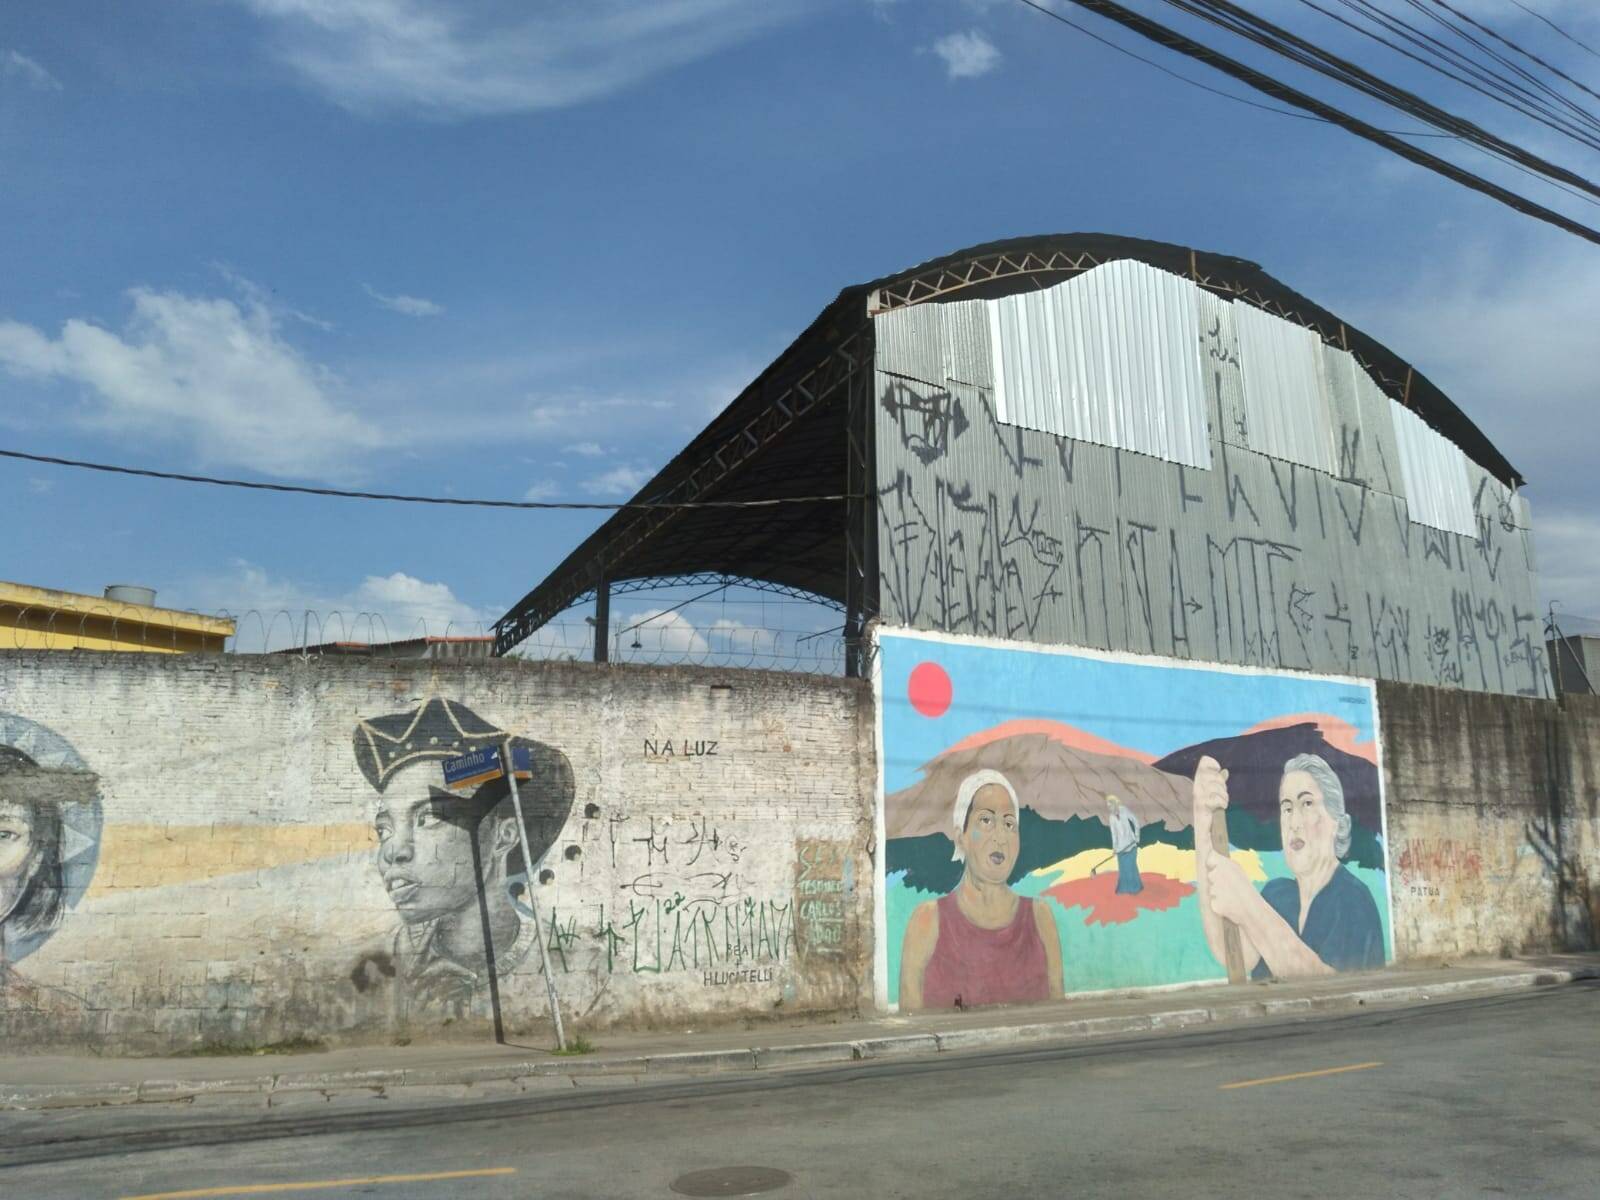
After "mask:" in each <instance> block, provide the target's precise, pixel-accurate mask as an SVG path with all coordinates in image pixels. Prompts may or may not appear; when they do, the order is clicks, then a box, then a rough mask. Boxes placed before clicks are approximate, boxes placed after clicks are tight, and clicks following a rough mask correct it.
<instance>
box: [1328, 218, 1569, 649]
mask: <svg viewBox="0 0 1600 1200" xmlns="http://www.w3.org/2000/svg"><path fill="white" fill-rule="evenodd" d="M1335 308H1336V310H1338V311H1340V312H1341V314H1342V315H1343V316H1345V317H1347V318H1348V319H1350V320H1351V321H1352V323H1353V324H1355V325H1357V326H1358V327H1360V328H1361V329H1363V330H1364V331H1365V332H1366V333H1368V334H1370V335H1372V336H1373V337H1375V338H1377V339H1378V341H1380V342H1382V343H1383V344H1384V345H1386V346H1388V347H1389V348H1390V349H1391V350H1393V351H1394V352H1395V353H1396V354H1397V355H1399V356H1400V357H1401V358H1402V359H1405V360H1406V361H1407V362H1410V363H1413V364H1415V366H1416V367H1417V369H1418V370H1420V371H1421V372H1422V373H1423V374H1424V375H1426V376H1428V378H1429V379H1431V380H1432V381H1433V382H1434V383H1435V384H1437V385H1438V386H1439V388H1440V389H1441V390H1442V391H1443V392H1444V393H1445V394H1446V395H1447V396H1449V397H1450V398H1451V400H1453V401H1454V402H1455V403H1456V405H1457V407H1459V408H1460V409H1461V411H1462V412H1464V413H1465V414H1466V415H1467V418H1468V419H1469V420H1471V421H1472V422H1473V423H1474V424H1475V425H1477V426H1478V427H1479V428H1480V429H1481V430H1483V432H1484V434H1485V436H1487V437H1488V438H1489V440H1490V441H1491V442H1492V443H1494V445H1495V446H1496V447H1497V448H1498V449H1499V450H1500V452H1501V453H1502V454H1504V455H1505V456H1506V457H1507V458H1508V459H1510V461H1511V463H1512V465H1513V466H1515V467H1516V468H1517V469H1518V470H1520V471H1521V472H1522V473H1523V474H1524V475H1525V476H1526V477H1527V479H1528V485H1527V489H1526V494H1527V496H1528V499H1529V501H1530V502H1531V505H1532V509H1533V535H1534V546H1535V556H1536V562H1537V567H1538V583H1539V594H1540V597H1541V599H1540V606H1541V610H1542V608H1543V605H1544V604H1545V603H1546V602H1548V601H1549V600H1558V601H1561V602H1562V604H1563V606H1564V607H1565V608H1566V609H1568V610H1569V611H1571V612H1574V613H1578V614H1582V615H1585V616H1590V617H1595V618H1600V523H1597V521H1596V518H1595V517H1594V516H1593V515H1592V514H1594V513H1596V512H1600V480H1597V479H1596V477H1595V474H1594V467H1593V460H1594V447H1595V446H1596V445H1597V444H1600V413H1597V411H1596V407H1595V398H1596V394H1597V393H1596V383H1595V381H1596V380H1597V379H1600V338H1597V337H1596V336H1595V333H1594V314H1595V313H1600V260H1597V259H1596V258H1595V256H1594V255H1592V254H1583V253H1576V254H1568V253H1562V252H1561V251H1560V250H1559V249H1557V248H1556V247H1555V243H1554V242H1552V243H1551V249H1550V250H1547V251H1545V252H1543V253H1528V252H1526V251H1523V252H1521V253H1511V252H1509V251H1507V250H1505V249H1504V248H1499V249H1496V248H1488V247H1475V248H1470V249H1467V250H1464V251H1463V252H1462V253H1461V254H1460V255H1459V256H1458V257H1457V258H1456V260H1454V261H1452V262H1446V263H1443V264H1439V265H1436V266H1435V267H1434V268H1433V269H1431V270H1429V271H1426V272H1424V273H1422V274H1421V275H1419V276H1418V277H1417V279H1416V280H1415V282H1414V283H1412V284H1411V285H1410V286H1409V287H1407V288H1406V289H1405V290H1403V291H1399V292H1395V293H1389V294H1385V295H1382V296H1379V297H1369V298H1367V299H1366V300H1365V301H1361V300H1357V301H1355V302H1352V303H1349V304H1343V305H1339V304H1336V305H1335Z"/></svg>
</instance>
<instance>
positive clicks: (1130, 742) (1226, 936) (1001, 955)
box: [878, 632, 1390, 1009]
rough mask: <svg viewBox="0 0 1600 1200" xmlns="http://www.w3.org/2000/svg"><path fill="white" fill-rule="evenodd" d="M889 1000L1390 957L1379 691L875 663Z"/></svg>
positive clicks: (909, 1003)
mask: <svg viewBox="0 0 1600 1200" xmlns="http://www.w3.org/2000/svg"><path fill="white" fill-rule="evenodd" d="M878 646H879V648H878V687H879V689H880V698H881V702H882V703H881V708H880V713H881V721H882V739H883V740H882V746H883V759H882V761H883V775H884V779H883V786H884V798H883V830H884V839H885V843H886V844H885V846H884V847H883V854H882V856H881V861H882V862H883V864H884V868H883V869H884V883H883V889H882V895H883V914H882V915H883V928H884V931H885V937H884V938H883V939H881V949H880V979H881V980H882V983H881V984H880V989H881V990H882V991H885V992H886V994H885V995H882V996H881V998H882V999H884V1000H886V1001H887V1002H888V1003H890V1004H894V1005H897V1006H899V1007H900V1008H902V1009H917V1008H951V1007H954V1008H965V1007H969V1006H972V1005H981V1004H996V1003H1021V1002H1029V1001H1040V1000H1048V999H1051V998H1054V997H1059V996H1062V995H1064V994H1068V993H1074V992H1082V991H1094V990H1100V989H1106V988H1117V987H1137V986H1157V985H1164V984H1174V983H1183V982H1190V981H1199V980H1205V979H1213V978H1217V977H1219V976H1223V975H1225V974H1226V970H1225V966H1226V962H1227V959H1228V953H1229V945H1230V943H1232V945H1233V946H1235V947H1236V949H1237V953H1238V955H1239V964H1238V965H1240V966H1241V967H1242V969H1243V971H1244V972H1246V973H1247V974H1248V975H1249V976H1250V977H1252V978H1256V979H1264V978H1271V977H1277V978H1290V977H1298V976H1307V975H1318V974H1326V973H1330V972H1333V971H1343V970H1368V969H1375V968H1377V967H1381V966H1382V965H1383V964H1384V963H1385V962H1386V961H1387V960H1388V959H1389V957H1390V950H1389V947H1390V935H1389V922H1390V915H1389V889H1388V883H1387V877H1386V852H1385V841H1384V839H1385V823H1384V810H1383V801H1382V795H1381V782H1380V772H1379V769H1378V761H1379V760H1378V736H1377V712H1376V706H1375V703H1374V690H1373V688H1372V686H1371V685H1370V684H1368V683H1364V682H1359V681H1354V680H1338V679H1326V678H1321V677H1316V676H1309V675H1291V674H1287V673H1268V672H1260V671H1248V670H1245V669H1228V668H1222V669H1214V668H1202V667H1196V666H1191V665H1187V664H1178V663H1171V662H1162V661H1158V660H1149V659H1145V660H1133V659H1130V658H1127V657H1121V658H1118V657H1115V656H1109V655H1103V654H1094V653H1088V652H1067V651H1060V650H1054V649H1050V650H1046V649H1042V648H1039V649H1035V648H1028V647H1021V646H1017V645H1015V644H1006V643H998V642H985V641H979V640H975V639H967V638H952V637H949V636H945V635H937V634H915V633H909V632H883V633H881V634H880V636H879V643H878Z"/></svg>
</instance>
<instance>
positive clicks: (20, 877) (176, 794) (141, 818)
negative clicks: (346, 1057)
mask: <svg viewBox="0 0 1600 1200" xmlns="http://www.w3.org/2000/svg"><path fill="white" fill-rule="evenodd" d="M871 729H872V722H871V719H870V697H869V693H868V692H867V691H866V690H865V688H864V686H861V685H857V684H855V683H852V682H847V681H842V680H829V679H819V678H814V677H799V676H783V675H773V674H765V673H760V672H748V671H718V670H711V669H668V668H620V667H612V668H600V667H593V666H589V665H586V664H524V663H508V662H498V661H497V662H491V663H456V662H375V661H371V660H351V659H321V660H319V659H309V660H299V659H294V658H283V657H276V656H274V657H261V658H254V657H244V658H240V657H231V656H210V655H207V656H195V657H185V658H176V659H175V658H166V657H161V658H158V657H155V656H143V655H122V654H105V655H92V656H90V655H76V654H51V653H35V652H15V653H5V654H0V832H7V831H9V836H7V837H6V838H5V839H4V840H3V841H0V914H4V916H3V917H0V935H3V938H4V949H5V957H4V960H3V964H0V1001H3V1004H4V1009H3V1013H0V1047H3V1048H4V1049H5V1050H8V1051H12V1052H17V1051H24V1050H28V1049H35V1048H42V1047H45V1046H50V1045H66V1046H69V1047H74V1048H77V1049H82V1050H93V1051H96V1052H117V1051H124V1050H156V1051H160V1050H172V1049H176V1048H181V1047H185V1046H194V1045H197V1044H201V1043H212V1044H229V1045H233V1044H263V1043H271V1042H275V1041H282V1040H287V1039H295V1038H310V1039H320V1040H330V1041H333V1040H345V1039H376V1038H389V1037H394V1036H412V1037H420V1036H437V1035H439V1034H440V1033H443V1032H445V1031H450V1032H452V1033H455V1032H459V1033H464V1034H469V1035H471V1036H485V1035H486V1033H487V1030H488V1029H489V1022H490V1021H491V1020H492V1018H493V1014H494V1011H495V1009H496V1008H498V1009H499V1012H500V1016H501V1018H502V1020H503V1023H504V1026H505V1028H506V1030H507V1032H508V1033H518V1034H521V1035H523V1036H528V1037H532V1038H535V1039H537V1040H539V1041H541V1042H545V1041H549V1040H551V1038H550V1033H549V1026H548V1023H547V1006H546V999H545V987H544V976H543V974H542V972H541V969H540V966H539V962H540V956H539V953H538V950H537V947H536V945H535V944H534V939H533V937H532V934H533V931H534V928H535V925H534V922H533V921H531V920H530V919H529V917H528V916H527V914H526V911H525V910H520V911H519V909H518V906H517V903H516V900H517V899H520V898H521V895H522V893H521V892H520V890H519V889H520V884H519V879H518V877H519V876H520V870H521V852H520V850H519V849H518V848H517V837H516V824H515V818H514V817H513V816H512V815H511V807H510V805H509V803H508V801H507V799H506V796H505V792H504V790H503V788H504V785H503V784H500V785H494V784H490V785H485V786H484V789H483V790H481V791H476V792H471V793H467V794H464V795H459V796H457V795H451V794H448V793H444V792H442V790H441V789H442V784H443V777H442V769H441V761H442V759H443V758H444V757H445V756H446V755H448V754H451V753H454V752H455V749H456V743H458V742H459V743H460V748H462V749H470V748H473V747H476V746H479V745H484V744H489V743H492V742H494V741H497V740H498V738H499V736H500V731H504V732H505V733H509V734H512V735H515V736H516V737H517V738H519V739H521V740H522V742H523V743H525V744H527V745H529V746H530V747H531V749H532V752H533V754H534V755H535V758H534V778H533V779H532V780H530V781H529V782H528V783H527V784H526V785H525V787H524V792H525V797H524V798H525V799H526V801H527V809H528V811H527V814H526V821H527V827H528V829H529V832H530V835H531V836H532V837H533V839H534V842H535V846H534V854H535V856H537V857H540V858H541V862H540V867H539V872H538V876H539V881H538V882H536V883H535V885H534V886H533V888H532V892H533V896H534V898H535V901H536V904H537V908H538V914H539V921H538V928H539V929H541V930H542V932H543V934H544V936H545V939H546V943H547V947H548V952H549V955H550V957H551V960H552V964H553V967H552V974H553V976H554V978H555V981H556V984H557V988H558V991H559V994H560V997H561V1002H562V1004H563V1006H564V1009H565V1012H566V1014H567V1016H568V1021H569V1024H570V1025H571V1026H576V1027H577V1028H579V1029H582V1030H594V1029H598V1028H604V1027H606V1026H608V1025H614V1024H626V1025H653V1024H658V1023H668V1022H670V1023H673V1024H681V1023H682V1022H684V1021H685V1020H690V1019H692V1020H694V1021H696V1022H700V1021H703V1020H718V1019H733V1018H754V1017H767V1016H772V1015H780V1016H781V1015H786V1014H790V1013H795V1012H806V1011H822V1010H849V1009H852V1008H854V1007H856V1006H857V1005H858V1003H859V1002H860V1001H861V999H862V997H863V996H865V997H866V998H867V1000H868V1001H869V1002H870V996H871V982H870V964H871V946H870V940H871V928H872V923H871V895H870V880H871V878H872V868H871V859H870V857H869V856H870V851H871V842H872V794H873V783H874V779H875V767H874V765H873V756H872V739H871ZM496 787H498V788H500V789H501V790H500V791H496V790H495V789H496ZM380 838H381V841H380ZM8 847H9V849H8ZM8 854H9V858H8V857H7V855H8ZM386 882H387V884H388V890H386V886H385V885H386ZM513 893H515V896H514V895H513ZM52 897H53V899H52ZM486 929H487V930H488V934H487V941H488V943H489V944H490V945H492V947H493V950H494V957H495V962H494V964H493V966H492V967H491V966H490V965H489V963H488V962H487V961H486V955H485V949H484V947H485V943H486V935H485V930H486Z"/></svg>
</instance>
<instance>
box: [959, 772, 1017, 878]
mask: <svg viewBox="0 0 1600 1200" xmlns="http://www.w3.org/2000/svg"><path fill="white" fill-rule="evenodd" d="M958 841H959V844H960V846H961V851H962V854H963V855H964V856H965V858H966V863H967V871H968V873H970V874H971V875H972V876H973V877H974V878H975V879H978V880H981V881H982V882H984V883H1005V882H1006V881H1007V880H1008V879H1010V878H1011V868H1012V867H1014V866H1016V863H1017V853H1018V851H1019V850H1020V849H1021V847H1022V836H1021V834H1020V833H1019V832H1018V830H1017V809H1016V805H1014V804H1012V803H1011V796H1010V794H1009V793H1008V792H1007V791H1006V789H1005V788H1003V787H1001V786H1000V785H999V784H997V783H990V784H985V785H984V786H983V787H981V788H979V789H978V791H977V794H976V795H974V796H973V797H972V807H971V808H970V809H968V810H967V824H966V828H964V829H963V830H962V831H961V836H960V838H959V839H958Z"/></svg>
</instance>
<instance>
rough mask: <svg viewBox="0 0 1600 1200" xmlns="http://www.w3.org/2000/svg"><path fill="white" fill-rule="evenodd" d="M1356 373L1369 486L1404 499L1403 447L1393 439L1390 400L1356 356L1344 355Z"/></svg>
mask: <svg viewBox="0 0 1600 1200" xmlns="http://www.w3.org/2000/svg"><path fill="white" fill-rule="evenodd" d="M1345 357H1346V358H1347V359H1349V361H1350V368H1351V370H1352V371H1353V372H1354V373H1355V381H1356V403H1357V405H1358V406H1359V407H1360V409H1361V446H1362V458H1363V461H1364V463H1365V464H1366V475H1367V480H1368V483H1369V484H1370V486H1372V487H1373V488H1376V489H1377V490H1378V491H1380V492H1384V493H1386V494H1388V495H1390V496H1403V495H1404V494H1405V483H1404V481H1402V480H1401V478H1400V448H1399V445H1398V443H1396V441H1395V438H1394V418H1393V417H1391V416H1390V415H1389V404H1390V401H1389V397H1388V396H1387V395H1385V394H1384V391H1383V389H1382V388H1380V387H1379V386H1378V383H1377V381H1376V380H1375V379H1373V378H1372V376H1371V375H1369V374H1367V371H1366V368H1364V367H1363V366H1362V365H1361V364H1360V363H1358V362H1356V360H1355V357H1354V356H1353V355H1348V354H1347V355H1345Z"/></svg>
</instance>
